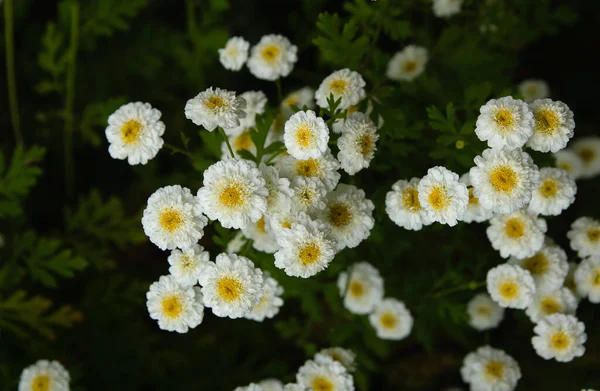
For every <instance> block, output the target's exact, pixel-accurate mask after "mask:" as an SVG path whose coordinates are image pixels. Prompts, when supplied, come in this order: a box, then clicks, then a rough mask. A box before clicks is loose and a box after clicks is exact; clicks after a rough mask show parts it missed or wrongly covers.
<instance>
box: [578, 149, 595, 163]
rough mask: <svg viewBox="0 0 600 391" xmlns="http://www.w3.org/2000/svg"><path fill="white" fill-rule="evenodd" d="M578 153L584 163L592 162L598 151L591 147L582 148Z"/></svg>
mask: <svg viewBox="0 0 600 391" xmlns="http://www.w3.org/2000/svg"><path fill="white" fill-rule="evenodd" d="M577 154H578V155H579V157H580V158H581V160H583V162H584V163H590V162H591V161H592V160H594V158H595V157H596V153H595V152H594V150H593V149H590V148H581V149H580V150H579V151H577Z"/></svg>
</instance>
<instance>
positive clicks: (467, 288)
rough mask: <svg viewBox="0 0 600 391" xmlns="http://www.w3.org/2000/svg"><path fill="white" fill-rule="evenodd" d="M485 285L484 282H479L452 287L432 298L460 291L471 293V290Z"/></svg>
mask: <svg viewBox="0 0 600 391" xmlns="http://www.w3.org/2000/svg"><path fill="white" fill-rule="evenodd" d="M485 284H486V282H485V281H479V282H476V281H471V282H468V283H466V284H462V285H458V286H454V287H452V288H448V289H443V290H441V291H439V292H437V293H435V294H434V295H433V297H442V296H446V295H449V294H450V293H454V292H460V291H472V290H475V289H477V288H480V287H482V286H484V285H485Z"/></svg>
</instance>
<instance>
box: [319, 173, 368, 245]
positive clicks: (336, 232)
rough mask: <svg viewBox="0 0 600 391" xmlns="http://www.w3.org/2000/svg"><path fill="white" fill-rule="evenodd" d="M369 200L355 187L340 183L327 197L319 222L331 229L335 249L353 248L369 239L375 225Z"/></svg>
mask: <svg viewBox="0 0 600 391" xmlns="http://www.w3.org/2000/svg"><path fill="white" fill-rule="evenodd" d="M374 209H375V206H374V205H373V202H371V200H368V199H367V198H365V192H364V191H363V190H362V189H358V188H357V187H356V186H352V185H345V184H343V183H340V184H339V185H338V187H337V188H336V189H335V190H334V191H332V192H331V193H329V194H328V195H327V205H326V207H325V209H323V210H322V211H321V216H320V220H321V221H324V222H325V223H326V224H327V225H329V227H330V228H331V234H332V235H333V237H334V238H335V239H336V242H337V249H338V251H339V250H342V249H343V248H345V247H349V248H354V247H356V246H358V245H359V244H360V242H362V241H363V240H365V239H366V238H368V237H369V235H370V234H371V229H372V228H373V225H375V220H374V219H373V210H374Z"/></svg>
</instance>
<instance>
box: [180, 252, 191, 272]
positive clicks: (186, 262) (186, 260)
mask: <svg viewBox="0 0 600 391" xmlns="http://www.w3.org/2000/svg"><path fill="white" fill-rule="evenodd" d="M193 266H194V260H193V259H192V257H189V256H187V255H182V256H181V267H182V268H184V269H190V268H192V267H193Z"/></svg>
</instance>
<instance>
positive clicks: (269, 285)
mask: <svg viewBox="0 0 600 391" xmlns="http://www.w3.org/2000/svg"><path fill="white" fill-rule="evenodd" d="M263 277H264V284H263V294H262V296H261V298H260V301H259V302H258V304H256V305H255V306H254V307H252V310H251V311H250V312H248V313H247V314H246V315H245V316H244V317H245V318H246V319H252V320H256V321H258V322H262V321H263V320H265V319H266V318H268V319H271V318H273V317H274V316H275V315H277V314H278V313H279V309H280V307H281V306H282V305H283V299H282V298H281V295H283V288H282V287H281V285H279V283H278V282H277V280H276V279H274V278H273V277H271V275H270V274H269V273H267V272H265V273H264V274H263ZM261 385H262V382H261Z"/></svg>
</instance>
